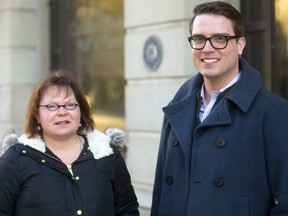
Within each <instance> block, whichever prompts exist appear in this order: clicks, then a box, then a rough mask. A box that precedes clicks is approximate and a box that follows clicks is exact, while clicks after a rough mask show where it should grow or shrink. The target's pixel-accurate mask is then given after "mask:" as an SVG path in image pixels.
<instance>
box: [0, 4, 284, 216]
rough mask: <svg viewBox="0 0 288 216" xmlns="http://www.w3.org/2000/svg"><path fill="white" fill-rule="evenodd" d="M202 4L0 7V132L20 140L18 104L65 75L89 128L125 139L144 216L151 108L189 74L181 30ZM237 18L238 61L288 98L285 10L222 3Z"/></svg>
mask: <svg viewBox="0 0 288 216" xmlns="http://www.w3.org/2000/svg"><path fill="white" fill-rule="evenodd" d="M202 2H204V0H145V1H143V0H0V26H1V28H0V35H1V36H0V38H1V40H0V104H1V105H0V133H1V134H2V133H4V132H6V131H8V130H11V129H13V130H15V131H16V132H17V133H18V134H21V133H22V132H23V121H24V118H25V112H26V105H27V99H28V97H29V95H30V92H31V90H32V89H33V88H34V86H35V84H36V83H37V82H38V81H39V79H40V78H41V77H43V75H45V74H47V73H49V72H50V71H51V70H55V69H58V68H66V69H68V70H70V71H72V72H73V73H74V75H75V77H76V79H77V80H78V81H79V83H80V85H81V86H82V88H83V90H84V92H85V94H86V96H87V98H88V100H89V102H90V104H91V106H92V108H93V113H94V117H95V120H96V124H97V128H98V129H99V130H104V129H105V128H106V127H121V128H124V129H125V130H127V132H128V136H129V140H130V145H129V154H128V158H127V165H128V168H129V171H130V174H131V176H132V181H133V185H134V187H135V190H136V193H137V196H138V199H139V202H140V207H141V213H142V214H141V215H149V209H150V205H151V195H152V189H153V179H154V170H155V164H156V158H157V151H158V142H159V136H160V130H161V124H162V117H163V114H162V111H161V108H162V107H163V106H165V105H166V104H167V103H168V102H169V100H170V99H171V98H172V96H173V95H174V94H175V92H176V90H177V89H178V88H179V86H180V85H181V84H182V83H183V82H184V81H185V80H186V79H188V78H189V77H191V76H192V75H194V74H195V73H196V72H197V71H196V70H195V68H194V67H193V66H192V63H191V57H190V56H191V54H190V53H191V48H190V46H189V44H188V41H187V37H188V36H189V31H188V23H189V20H190V18H191V16H192V11H193V8H194V6H196V5H197V4H199V3H202ZM226 2H229V3H231V4H233V5H234V6H235V7H236V8H238V9H239V10H240V11H241V12H242V14H243V15H244V17H245V23H246V36H247V43H248V44H247V46H246V49H245V52H244V57H245V58H246V59H247V60H248V61H249V62H250V63H251V64H252V65H253V66H254V67H256V68H257V69H258V70H259V71H261V73H262V76H263V85H264V86H265V87H266V88H268V89H270V90H271V91H273V92H276V93H278V94H280V95H282V96H283V97H285V98H286V99H287V98H288V88H287V85H288V71H287V68H288V23H287V20H288V15H287V8H288V1H287V0H254V1H249V0H227V1H226Z"/></svg>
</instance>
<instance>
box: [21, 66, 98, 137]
mask: <svg viewBox="0 0 288 216" xmlns="http://www.w3.org/2000/svg"><path fill="white" fill-rule="evenodd" d="M50 86H56V87H59V88H63V87H64V88H66V94H68V92H69V89H70V88H71V90H72V91H73V93H74V95H75V98H76V100H77V102H78V103H79V104H80V112H81V120H80V123H81V126H80V127H79V129H78V133H79V134H82V133H85V132H88V131H92V130H93V129H94V128H95V123H94V120H93V117H92V113H91V108H90V105H89V103H88V101H87V100H86V97H85V95H84V93H83V92H82V90H81V88H80V86H79V85H78V83H77V82H76V81H75V80H74V79H73V77H72V76H71V75H70V73H69V72H68V71H67V70H64V69H61V70H57V71H54V72H51V73H49V74H48V75H47V76H46V77H45V78H43V79H42V80H40V82H39V83H38V84H37V86H36V87H35V89H34V91H33V92H32V94H31V96H30V99H29V102H28V106H27V113H26V119H25V126H24V130H25V133H26V134H27V135H28V137H29V138H32V137H35V136H37V135H40V136H42V130H38V129H37V127H38V121H37V116H38V115H39V105H40V104H39V103H40V101H41V99H42V96H43V93H44V92H45V91H46V90H47V88H48V87H50Z"/></svg>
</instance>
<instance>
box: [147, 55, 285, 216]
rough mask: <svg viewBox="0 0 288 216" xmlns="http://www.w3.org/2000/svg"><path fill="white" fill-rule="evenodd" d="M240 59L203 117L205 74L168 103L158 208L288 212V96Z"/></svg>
mask: <svg viewBox="0 0 288 216" xmlns="http://www.w3.org/2000/svg"><path fill="white" fill-rule="evenodd" d="M239 67H240V70H241V78H240V80H239V81H238V82H237V83H236V84H235V85H234V87H233V88H232V89H231V90H230V91H229V92H228V93H227V94H226V95H225V97H224V98H223V99H222V100H221V101H220V102H219V103H218V104H217V105H216V106H215V107H214V108H213V110H212V111H211V113H210V114H209V116H208V117H207V118H206V119H205V120H204V121H203V122H202V123H200V124H199V125H197V126H195V118H196V113H197V111H196V109H197V93H198V92H199V91H200V88H201V85H202V84H203V77H202V75H201V74H198V75H196V76H195V77H194V78H191V79H190V80H188V81H187V82H186V83H185V84H184V85H183V86H182V87H181V88H180V90H179V91H178V92H177V94H176V96H175V97H174V99H173V100H172V101H171V102H170V104H169V105H168V106H166V107H164V108H163V111H164V113H165V115H164V122H163V128H162V135H161V141H160V148H159V155H158V165H157V168H156V176H155V185H154V191H153V204H152V211H151V215H152V216H159V215H161V216H164V215H165V216H276V215H277V216H287V215H288V103H287V102H286V101H285V100H284V99H282V98H280V97H279V96H276V95H274V94H273V93H271V92H269V91H267V90H264V89H263V88H262V86H261V85H262V84H261V78H260V75H259V73H258V72H257V71H256V70H255V69H253V68H252V67H251V66H249V65H248V64H247V63H246V62H245V61H244V60H243V59H240V63H239Z"/></svg>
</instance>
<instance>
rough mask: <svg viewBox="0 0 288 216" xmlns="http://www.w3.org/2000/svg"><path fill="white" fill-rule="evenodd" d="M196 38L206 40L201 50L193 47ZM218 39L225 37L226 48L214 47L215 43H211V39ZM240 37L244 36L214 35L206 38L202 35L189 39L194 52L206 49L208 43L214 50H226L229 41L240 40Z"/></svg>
mask: <svg viewBox="0 0 288 216" xmlns="http://www.w3.org/2000/svg"><path fill="white" fill-rule="evenodd" d="M194 37H195V38H196V37H201V38H203V39H204V40H205V41H204V43H203V47H201V48H194V47H193V46H192V43H191V41H192V39H193V38H194ZM216 37H223V38H225V40H226V44H225V46H224V47H221V48H218V47H215V46H214V45H213V43H212V42H211V39H212V38H216ZM240 37H242V36H239V35H234V36H228V35H214V36H211V37H209V38H206V37H204V36H201V35H194V36H190V37H188V41H189V44H190V46H191V48H192V49H194V50H202V49H204V47H205V45H206V42H207V41H209V42H210V44H211V46H212V47H213V48H214V49H218V50H220V49H225V48H226V47H227V45H228V41H229V40H231V39H237V38H240Z"/></svg>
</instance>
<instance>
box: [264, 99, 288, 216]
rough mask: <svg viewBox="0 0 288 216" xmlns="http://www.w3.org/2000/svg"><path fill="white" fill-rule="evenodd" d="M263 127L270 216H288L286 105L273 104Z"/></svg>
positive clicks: (284, 103) (287, 124) (287, 121)
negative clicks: (269, 192)
mask: <svg viewBox="0 0 288 216" xmlns="http://www.w3.org/2000/svg"><path fill="white" fill-rule="evenodd" d="M273 104H274V105H273V109H272V110H271V111H270V113H269V115H268V116H267V122H266V124H265V127H264V134H265V135H264V148H265V156H266V164H267V165H266V166H267V173H268V180H269V184H270V190H271V194H272V196H273V198H274V203H275V205H274V207H273V208H272V209H271V212H270V216H276V215H277V216H286V215H288V183H287V182H288V103H287V102H286V101H284V100H283V101H281V102H278V103H273Z"/></svg>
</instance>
